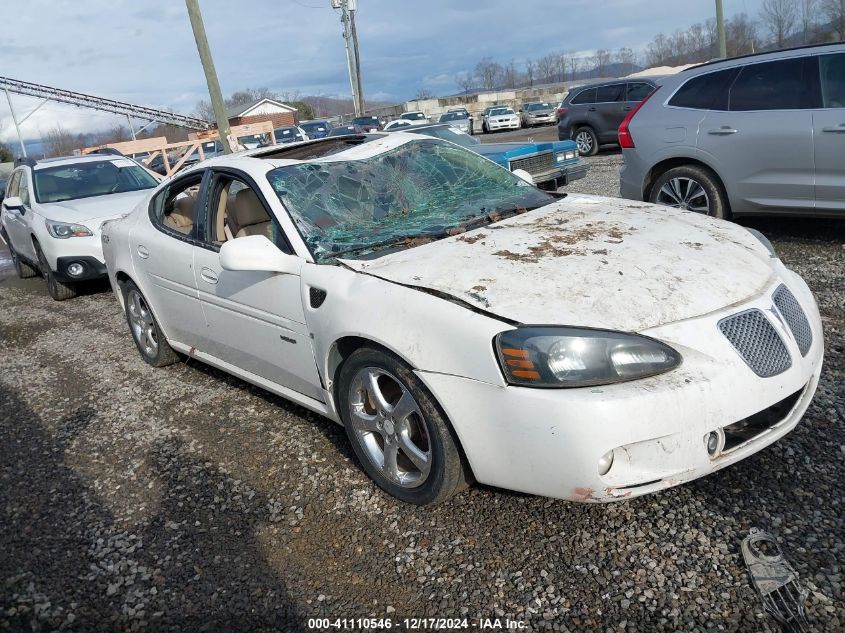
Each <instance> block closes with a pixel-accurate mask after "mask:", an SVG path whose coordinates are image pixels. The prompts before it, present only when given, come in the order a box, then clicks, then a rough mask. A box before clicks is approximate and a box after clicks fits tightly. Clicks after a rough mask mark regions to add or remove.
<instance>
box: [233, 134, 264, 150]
mask: <svg viewBox="0 0 845 633" xmlns="http://www.w3.org/2000/svg"><path fill="white" fill-rule="evenodd" d="M238 144H239V145H241V147H243V148H244V149H256V148H258V147H267V146H268V145H269V144H270V137H269V136H268V135H267V134H250V135H248V136H241V137H240V138H238Z"/></svg>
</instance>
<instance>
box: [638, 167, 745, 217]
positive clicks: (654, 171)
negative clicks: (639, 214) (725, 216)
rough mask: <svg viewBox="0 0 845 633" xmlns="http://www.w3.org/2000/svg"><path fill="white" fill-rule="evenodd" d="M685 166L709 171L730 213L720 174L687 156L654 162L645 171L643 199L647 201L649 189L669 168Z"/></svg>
mask: <svg viewBox="0 0 845 633" xmlns="http://www.w3.org/2000/svg"><path fill="white" fill-rule="evenodd" d="M685 166H693V167H699V168H701V169H704V170H706V171H707V172H709V173H710V175H711V176H713V178H715V180H716V184H717V185H718V186H719V188H720V189H721V190H722V195H724V197H725V204H726V205H727V211H728V213H729V214H730V213H731V200H730V196H729V195H728V190H727V188H726V187H725V181H724V180H723V178H722V176H721V175H720V174H719V172H718V171H717V170H716V169H715V168H714V167H713V166H712V165H709V164H708V163H706V162H704V161H703V160H700V159H698V158H690V157H689V156H675V157H671V158H665V159H663V160H661V161H660V162H658V163H655V164H654V165H653V166H652V168H651V169H649V170H648V173H646V177H645V182H644V185H643V201H647V200H648V199H649V198H650V197H651V191H652V189H653V188H654V183H656V182H657V180H658V179H659V178H660V177H661V176H662V175H663V174H665V173H666V172H667V171H669V170H670V169H674V168H675V167H685Z"/></svg>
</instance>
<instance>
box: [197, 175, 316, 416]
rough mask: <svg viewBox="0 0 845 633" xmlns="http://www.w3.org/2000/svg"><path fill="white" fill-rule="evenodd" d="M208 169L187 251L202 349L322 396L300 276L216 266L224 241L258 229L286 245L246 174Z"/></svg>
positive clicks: (285, 248) (267, 377)
mask: <svg viewBox="0 0 845 633" xmlns="http://www.w3.org/2000/svg"><path fill="white" fill-rule="evenodd" d="M213 174H214V175H213V178H212V180H211V184H210V186H209V196H208V205H207V209H208V212H207V214H206V218H205V223H204V227H203V228H202V234H203V239H202V240H200V242H199V243H198V245H197V246H196V247H195V249H194V262H195V275H196V284H197V288H198V290H199V298H200V302H201V303H202V307H203V311H204V314H205V320H206V325H207V328H206V333H205V336H204V340H203V342H202V349H203V351H207V352H208V353H209V354H211V355H212V356H214V357H216V358H218V359H220V360H222V361H224V362H226V363H229V364H230V365H234V366H235V367H237V368H239V369H241V370H244V371H247V372H249V373H251V374H254V375H256V376H259V377H261V378H263V379H265V380H269V381H270V382H273V383H275V384H280V385H282V386H285V387H287V388H289V389H292V390H294V391H296V392H299V393H301V394H304V395H306V396H309V397H311V398H314V399H317V400H320V401H324V400H325V397H324V394H323V390H322V388H321V384H320V377H319V375H318V373H317V364H316V361H315V360H314V352H313V349H312V347H311V337H310V333H309V331H308V328H307V326H306V325H305V313H304V310H303V306H302V297H301V289H300V277H299V275H290V274H281V273H273V272H261V271H231V270H223V268H222V266H221V265H220V256H219V252H220V248H221V246H222V245H223V243H225V242H226V241H227V240H232V239H238V238H239V237H244V236H248V235H264V236H266V237H267V238H268V239H270V240H271V241H272V242H273V243H274V244H275V245H276V246H277V247H278V248H280V249H281V250H283V251H284V252H286V253H290V254H293V250H292V249H291V247H290V245H289V242H288V240H287V238H286V237H285V235H284V233H283V231H282V229H281V227H280V225H279V223H278V221H277V220H276V219H275V218H274V217H273V213H272V211H271V207H270V205H269V203H268V202H267V200H266V199H265V198H264V196H263V194H262V193H261V191H260V190H259V188H258V187H257V186H256V184H255V183H254V181H252V179H251V178H249V177H248V176H247V175H245V174H243V173H242V172H239V171H237V170H231V169H224V168H218V169H215V170H214V172H213ZM303 262H304V260H303Z"/></svg>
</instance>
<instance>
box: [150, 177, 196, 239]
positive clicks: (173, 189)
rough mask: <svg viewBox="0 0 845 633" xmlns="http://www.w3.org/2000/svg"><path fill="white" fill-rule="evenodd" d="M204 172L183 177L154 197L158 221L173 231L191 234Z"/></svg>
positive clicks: (154, 208) (153, 208) (154, 212)
mask: <svg viewBox="0 0 845 633" xmlns="http://www.w3.org/2000/svg"><path fill="white" fill-rule="evenodd" d="M202 176H203V174H202V172H200V173H198V174H192V175H191V176H190V177H188V178H182V179H179V180H177V181H175V182H172V183H171V184H170V185H168V186H167V187H165V188H164V189H162V190H161V191H160V192H158V194H156V196H155V198H153V206H152V211H153V215H154V216H155V219H156V221H157V222H158V223H159V224H161V225H163V226H164V227H166V228H168V229H170V230H171V231H176V232H177V233H182V234H183V235H188V234H190V232H191V230H192V229H193V228H194V219H195V217H196V210H197V207H198V206H199V205H198V204H197V202H198V198H199V191H200V185H201V184H202Z"/></svg>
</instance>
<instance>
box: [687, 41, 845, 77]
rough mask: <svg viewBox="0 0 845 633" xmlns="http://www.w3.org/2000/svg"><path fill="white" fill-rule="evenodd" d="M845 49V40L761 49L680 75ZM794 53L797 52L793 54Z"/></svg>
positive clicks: (697, 67) (710, 63)
mask: <svg viewBox="0 0 845 633" xmlns="http://www.w3.org/2000/svg"><path fill="white" fill-rule="evenodd" d="M831 48H833V49H834V50H843V51H845V42H842V41H839V42H826V43H824V44H806V45H804V46H792V47H790V48H779V49H776V50H773V51H760V52H758V53H749V54H747V55H738V56H736V57H727V58H723V59H713V60H710V61H708V62H704V63H703V64H698V65H696V66H691V67H690V68H685V69H684V70H682V71H681V72H680V73H678V74H679V75H683V74H687V75H688V74H691V73H692V72H694V71H698V70H700V69H710V68H712V67H714V66H717V67H721V68H731V67H732V66H741V65H743V64H744V63H746V62H748V61H749V60H760V61H763V60H767V59H780V58H781V57H799V56H802V55H811V54H813V53H814V52H820V53H821V52H829V49H831ZM792 53H796V55H793V54H792Z"/></svg>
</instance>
